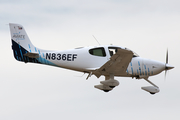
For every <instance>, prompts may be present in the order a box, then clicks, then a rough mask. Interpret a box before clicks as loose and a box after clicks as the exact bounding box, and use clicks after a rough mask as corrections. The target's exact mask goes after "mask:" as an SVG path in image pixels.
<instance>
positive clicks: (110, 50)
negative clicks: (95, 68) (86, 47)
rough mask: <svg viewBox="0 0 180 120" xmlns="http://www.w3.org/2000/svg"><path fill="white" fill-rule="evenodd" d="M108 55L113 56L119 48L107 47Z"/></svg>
mask: <svg viewBox="0 0 180 120" xmlns="http://www.w3.org/2000/svg"><path fill="white" fill-rule="evenodd" d="M108 49H109V54H110V56H113V55H114V54H116V53H117V51H118V49H121V48H119V47H108Z"/></svg>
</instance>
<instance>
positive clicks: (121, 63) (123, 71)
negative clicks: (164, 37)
mask: <svg viewBox="0 0 180 120" xmlns="http://www.w3.org/2000/svg"><path fill="white" fill-rule="evenodd" d="M9 26H10V32H11V40H12V49H13V53H14V57H15V59H16V60H18V61H21V62H25V63H28V62H31V63H39V64H46V65H51V66H56V67H61V68H66V69H70V70H75V71H79V72H84V73H88V76H87V79H88V78H89V77H90V76H91V75H95V76H96V77H97V78H99V77H100V76H105V80H104V81H101V82H100V84H99V85H95V86H94V87H95V88H97V89H100V90H103V91H105V92H108V91H111V90H112V89H113V88H114V87H116V86H118V85H119V82H118V81H117V80H115V79H114V77H115V76H117V77H132V78H136V79H144V80H146V81H147V82H149V83H150V84H151V85H152V86H146V87H142V89H143V90H145V91H147V92H149V93H151V94H155V93H158V92H159V91H160V90H159V87H158V86H157V85H155V84H154V83H152V82H151V81H149V80H148V78H149V77H150V76H154V75H157V74H159V73H161V72H162V71H164V70H165V71H167V70H170V69H172V68H174V67H173V66H171V65H169V64H168V54H167V56H166V63H163V62H159V61H155V60H150V59H145V58H142V57H140V56H138V55H137V54H136V53H135V52H133V51H132V50H130V49H127V48H125V47H120V46H114V45H105V46H103V45H101V46H93V47H82V48H76V49H70V50H63V51H49V50H43V49H39V48H37V47H35V46H34V45H33V44H32V43H31V41H30V39H29V37H28V35H27V34H26V31H25V29H24V27H23V26H22V25H19V24H13V23H9ZM167 53H168V52H167Z"/></svg>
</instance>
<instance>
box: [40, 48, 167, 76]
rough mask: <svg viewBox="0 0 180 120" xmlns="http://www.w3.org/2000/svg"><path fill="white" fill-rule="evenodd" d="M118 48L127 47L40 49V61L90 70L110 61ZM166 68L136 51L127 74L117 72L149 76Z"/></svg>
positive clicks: (81, 70)
mask: <svg viewBox="0 0 180 120" xmlns="http://www.w3.org/2000/svg"><path fill="white" fill-rule="evenodd" d="M117 49H126V48H123V47H119V46H112V45H106V46H95V47H82V48H76V49H71V50H64V51H50V52H48V51H43V50H42V52H41V50H39V55H40V58H38V59H39V61H40V62H41V63H43V64H48V65H53V66H57V67H62V68H66V69H71V70H76V71H80V72H90V71H93V70H96V69H98V68H100V67H101V66H102V65H103V64H105V63H106V62H107V61H109V59H110V57H111V56H112V55H113V54H115V53H116V51H117ZM117 67H118V66H117ZM164 69H165V63H162V62H158V61H155V60H150V59H145V58H142V57H140V56H138V55H137V54H135V53H134V55H133V58H132V60H131V62H130V63H129V65H128V67H127V70H126V74H122V73H119V74H116V75H115V76H123V77H137V78H141V77H143V78H144V77H148V76H153V75H156V74H158V73H160V72H162V71H163V70H164Z"/></svg>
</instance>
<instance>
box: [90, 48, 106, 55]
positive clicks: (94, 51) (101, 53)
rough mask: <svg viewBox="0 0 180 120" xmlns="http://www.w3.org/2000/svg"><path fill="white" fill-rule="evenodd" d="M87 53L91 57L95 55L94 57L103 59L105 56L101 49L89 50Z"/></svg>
mask: <svg viewBox="0 0 180 120" xmlns="http://www.w3.org/2000/svg"><path fill="white" fill-rule="evenodd" d="M89 53H90V54H91V55H95V56H101V57H105V56H106V52H105V50H104V48H103V47H99V48H93V49H90V50H89Z"/></svg>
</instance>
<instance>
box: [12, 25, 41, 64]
mask: <svg viewBox="0 0 180 120" xmlns="http://www.w3.org/2000/svg"><path fill="white" fill-rule="evenodd" d="M9 27H10V34H11V41H12V49H13V53H14V57H15V59H16V60H18V61H23V62H35V63H37V62H38V61H37V60H36V59H34V58H29V57H27V56H24V55H25V54H27V53H38V51H37V49H36V47H34V46H33V44H32V43H31V41H30V39H29V37H28V35H27V33H26V31H25V29H24V27H23V26H22V25H19V24H13V23H9Z"/></svg>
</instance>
